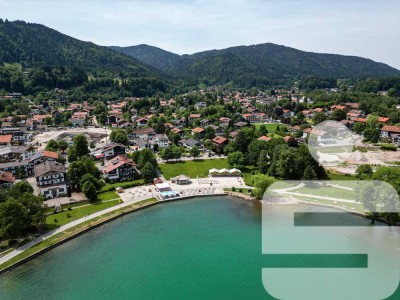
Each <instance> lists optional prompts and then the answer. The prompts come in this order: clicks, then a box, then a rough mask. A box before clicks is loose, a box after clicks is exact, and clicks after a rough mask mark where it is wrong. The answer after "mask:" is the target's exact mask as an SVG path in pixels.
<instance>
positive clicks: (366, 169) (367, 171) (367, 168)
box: [356, 164, 373, 179]
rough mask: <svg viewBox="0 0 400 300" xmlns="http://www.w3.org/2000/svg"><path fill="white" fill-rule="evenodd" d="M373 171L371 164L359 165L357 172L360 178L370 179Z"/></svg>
mask: <svg viewBox="0 0 400 300" xmlns="http://www.w3.org/2000/svg"><path fill="white" fill-rule="evenodd" d="M372 173H373V170H372V167H371V165H369V164H365V165H359V166H358V168H357V170H356V174H357V177H358V178H359V179H369V178H371V176H372Z"/></svg>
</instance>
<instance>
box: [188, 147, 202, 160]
mask: <svg viewBox="0 0 400 300" xmlns="http://www.w3.org/2000/svg"><path fill="white" fill-rule="evenodd" d="M189 154H190V156H193V158H196V157H198V156H200V150H199V147H197V146H193V147H192V148H191V149H190V150H189Z"/></svg>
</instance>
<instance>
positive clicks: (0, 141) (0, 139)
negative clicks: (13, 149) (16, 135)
mask: <svg viewBox="0 0 400 300" xmlns="http://www.w3.org/2000/svg"><path fill="white" fill-rule="evenodd" d="M12 138H13V136H12V134H6V135H0V145H1V146H10V145H11V141H12Z"/></svg>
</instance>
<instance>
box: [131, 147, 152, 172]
mask: <svg viewBox="0 0 400 300" xmlns="http://www.w3.org/2000/svg"><path fill="white" fill-rule="evenodd" d="M134 161H135V160H134ZM148 162H149V163H151V164H152V165H153V166H154V167H156V166H157V159H156V158H155V157H154V154H153V152H151V150H150V149H143V150H142V151H139V152H138V157H137V160H136V164H137V167H138V168H139V169H141V168H142V167H143V166H144V165H145V164H146V163H148Z"/></svg>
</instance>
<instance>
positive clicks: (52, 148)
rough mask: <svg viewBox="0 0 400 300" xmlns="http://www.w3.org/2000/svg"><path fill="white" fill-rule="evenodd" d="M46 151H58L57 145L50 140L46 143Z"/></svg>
mask: <svg viewBox="0 0 400 300" xmlns="http://www.w3.org/2000/svg"><path fill="white" fill-rule="evenodd" d="M45 149H46V150H48V151H53V152H56V151H57V149H58V143H57V141H55V140H50V141H48V142H47V145H46V148H45Z"/></svg>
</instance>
